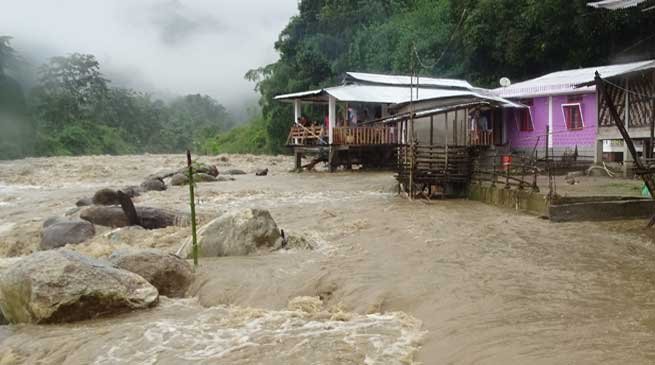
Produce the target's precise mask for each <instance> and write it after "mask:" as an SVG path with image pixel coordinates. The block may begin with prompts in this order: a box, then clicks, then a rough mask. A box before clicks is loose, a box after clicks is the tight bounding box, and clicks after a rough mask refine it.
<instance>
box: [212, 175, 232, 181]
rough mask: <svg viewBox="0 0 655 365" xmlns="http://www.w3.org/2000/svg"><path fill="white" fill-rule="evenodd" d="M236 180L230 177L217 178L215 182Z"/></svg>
mask: <svg viewBox="0 0 655 365" xmlns="http://www.w3.org/2000/svg"><path fill="white" fill-rule="evenodd" d="M234 180H236V179H235V178H233V177H232V176H219V177H217V178H216V181H234Z"/></svg>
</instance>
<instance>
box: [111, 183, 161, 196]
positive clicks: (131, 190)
mask: <svg viewBox="0 0 655 365" xmlns="http://www.w3.org/2000/svg"><path fill="white" fill-rule="evenodd" d="M164 190H166V187H165V186H164ZM121 191H122V192H123V193H124V194H125V195H127V196H128V197H129V198H134V197H135V196H139V195H141V193H142V192H143V189H142V188H141V187H139V186H134V185H131V186H126V187H124V188H122V189H121Z"/></svg>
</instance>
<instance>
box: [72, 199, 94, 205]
mask: <svg viewBox="0 0 655 365" xmlns="http://www.w3.org/2000/svg"><path fill="white" fill-rule="evenodd" d="M75 205H76V206H78V207H86V206H89V205H93V199H91V198H82V199H80V200H78V201H77V202H75Z"/></svg>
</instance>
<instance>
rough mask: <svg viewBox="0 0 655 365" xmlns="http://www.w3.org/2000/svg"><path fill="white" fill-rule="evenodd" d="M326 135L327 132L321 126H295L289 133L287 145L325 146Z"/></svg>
mask: <svg viewBox="0 0 655 365" xmlns="http://www.w3.org/2000/svg"><path fill="white" fill-rule="evenodd" d="M327 142H328V135H327V130H326V129H325V127H323V126H307V127H305V126H302V125H300V124H295V125H294V126H293V127H291V131H289V138H288V139H287V144H289V145H299V146H306V145H317V144H327Z"/></svg>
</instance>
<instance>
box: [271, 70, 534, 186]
mask: <svg viewBox="0 0 655 365" xmlns="http://www.w3.org/2000/svg"><path fill="white" fill-rule="evenodd" d="M275 99H276V100H279V101H281V102H288V103H292V104H293V108H294V120H293V121H290V123H289V124H290V126H291V127H290V131H289V136H288V140H287V145H288V147H289V148H290V149H292V151H293V152H294V154H295V156H296V168H297V169H301V168H302V166H301V158H302V156H303V155H318V156H320V157H319V159H322V160H324V161H325V162H327V163H328V166H329V169H330V171H335V170H336V169H337V168H339V167H340V166H342V167H345V168H350V167H351V166H352V165H353V164H359V165H361V166H364V167H379V166H386V167H393V168H396V169H397V172H398V178H399V180H400V181H401V183H404V185H406V186H407V185H423V186H430V188H429V189H431V187H432V186H437V185H438V186H441V187H442V188H444V189H449V188H450V187H453V186H454V187H455V188H456V187H457V186H460V185H465V184H466V183H467V182H468V179H469V177H470V175H471V171H470V166H469V165H470V162H471V160H470V157H469V155H470V151H471V149H485V148H489V147H491V146H494V145H498V146H500V145H503V144H505V143H506V141H505V136H506V134H505V132H504V130H503V123H502V115H503V113H502V109H503V108H523V107H524V106H522V105H520V104H518V103H515V102H512V101H509V100H507V99H504V98H502V97H499V96H497V95H495V94H493V93H491V92H490V91H488V90H485V89H480V88H476V87H473V86H472V85H471V84H469V83H468V82H467V81H464V80H455V79H439V78H427V77H412V76H399V75H380V74H369V73H359V72H348V73H346V75H345V77H344V79H343V82H342V84H341V85H338V86H334V87H328V88H322V89H317V90H310V91H305V92H297V93H292V94H284V95H278V96H276V97H275ZM446 186H448V187H446Z"/></svg>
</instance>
